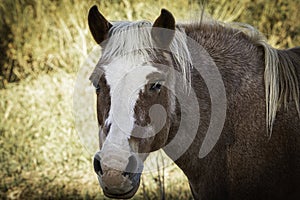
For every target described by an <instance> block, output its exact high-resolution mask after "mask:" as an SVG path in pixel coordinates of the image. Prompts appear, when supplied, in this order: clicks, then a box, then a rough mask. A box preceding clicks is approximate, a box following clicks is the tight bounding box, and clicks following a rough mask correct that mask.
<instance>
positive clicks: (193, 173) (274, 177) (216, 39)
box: [170, 25, 300, 200]
mask: <svg viewBox="0 0 300 200" xmlns="http://www.w3.org/2000/svg"><path fill="white" fill-rule="evenodd" d="M186 33H187V35H188V36H190V37H192V38H193V39H195V40H196V41H197V42H199V44H201V45H202V46H203V47H204V48H205V49H206V50H207V51H208V52H209V54H210V55H211V57H212V58H213V59H214V61H215V63H216V65H217V66H218V69H219V70H220V73H221V74H222V77H223V81H224V84H225V88H226V94H227V102H228V108H227V117H226V122H225V126H224V130H223V131H222V135H221V138H220V139H219V141H218V143H217V145H216V146H215V147H214V149H213V151H212V152H210V153H209V155H208V156H207V157H205V158H203V159H199V158H198V157H197V155H198V152H199V149H200V146H201V143H202V141H203V138H204V134H205V132H206V129H207V127H208V122H209V117H210V115H209V112H210V110H209V108H210V99H209V95H208V91H207V88H206V87H205V83H204V82H203V80H202V79H201V77H200V76H199V74H197V72H193V79H192V83H193V88H196V89H197V90H198V98H199V99H198V101H199V102H200V110H201V114H202V119H201V124H200V126H199V131H198V134H197V137H196V139H195V140H194V142H193V144H192V145H191V147H190V148H189V150H188V151H187V152H186V153H185V154H184V155H183V156H182V157H181V158H180V159H179V160H177V161H176V164H177V165H178V166H179V167H180V168H181V169H182V170H183V171H184V173H185V174H186V175H187V177H188V179H189V182H190V185H191V189H192V191H193V194H194V197H195V199H222V200H224V199H237V200H239V199H272V200H274V199H295V200H296V199H299V198H300V141H299V133H300V120H299V116H298V113H297V111H296V107H295V104H294V102H290V103H289V105H288V108H289V109H288V110H287V111H286V110H283V109H281V110H280V111H279V112H278V113H277V117H276V121H275V125H274V129H273V133H272V137H271V138H270V139H269V138H268V135H267V134H266V122H265V120H264V119H265V115H266V114H265V110H266V108H265V88H264V79H263V77H264V61H263V60H264V51H263V48H262V47H260V46H257V45H254V44H253V43H252V42H251V40H250V38H248V36H246V35H245V34H243V33H239V32H238V31H236V30H233V29H229V28H224V27H222V26H216V25H213V26H211V25H192V26H186ZM281 56H285V59H290V60H291V61H292V62H293V63H294V65H295V69H296V70H297V74H298V80H299V77H300V62H299V59H300V53H299V48H295V49H291V50H282V51H281V52H280V58H281ZM203 113H205V114H203ZM174 123H175V124H176V122H174ZM170 135H172V133H170Z"/></svg>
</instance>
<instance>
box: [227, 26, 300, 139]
mask: <svg viewBox="0 0 300 200" xmlns="http://www.w3.org/2000/svg"><path fill="white" fill-rule="evenodd" d="M228 25H229V26H230V27H233V28H237V29H238V30H240V31H242V32H244V33H245V34H246V35H248V36H249V38H250V39H251V40H252V42H253V43H254V44H256V45H258V46H262V47H263V48H264V54H265V72H264V81H265V95H266V126H267V133H268V134H269V137H271V135H272V130H273V125H274V122H275V118H276V114H277V111H278V110H279V109H280V107H281V106H282V105H283V106H284V108H285V109H287V106H288V102H289V101H290V100H293V101H294V102H295V106H296V109H297V112H298V115H299V117H300V106H299V96H300V94H299V82H298V79H297V74H296V71H295V66H294V64H293V63H292V61H291V60H290V58H288V57H287V56H286V55H285V56H280V51H278V50H276V49H274V48H273V47H272V46H271V45H269V44H268V43H267V39H266V38H265V37H264V35H263V34H262V33H261V32H259V31H258V30H257V29H255V28H254V27H253V26H251V25H249V24H244V23H237V22H232V23H228Z"/></svg>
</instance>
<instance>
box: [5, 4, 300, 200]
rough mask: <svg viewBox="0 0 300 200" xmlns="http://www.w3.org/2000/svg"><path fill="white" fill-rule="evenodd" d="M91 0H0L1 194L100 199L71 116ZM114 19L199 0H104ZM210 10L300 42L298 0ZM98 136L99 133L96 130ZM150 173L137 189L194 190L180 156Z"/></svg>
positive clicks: (185, 9)
mask: <svg viewBox="0 0 300 200" xmlns="http://www.w3.org/2000/svg"><path fill="white" fill-rule="evenodd" d="M94 4H95V1H92V0H88V1H75V0H49V1H39V0H24V1H19V0H2V1H0V13H1V17H0V88H1V89H0V97H1V98H0V146H1V148H0V161H1V167H0V177H1V180H0V199H24V198H26V199H44V198H47V199H50V198H51V199H52V198H55V199H57V198H58V199H103V198H104V197H103V195H102V192H101V191H100V188H99V186H98V183H97V179H96V176H95V174H94V172H93V167H92V162H91V160H92V156H93V155H91V154H90V153H89V152H88V151H87V150H86V149H85V148H84V147H83V146H82V145H81V143H80V138H79V136H78V134H77V132H76V130H75V123H74V117H73V107H72V103H73V91H74V81H75V78H76V75H75V74H76V72H77V71H78V70H79V67H80V66H81V65H82V64H83V63H84V61H85V59H86V58H87V56H88V53H89V52H90V51H91V50H92V49H93V47H94V45H95V43H94V41H93V39H92V37H91V35H90V33H89V31H88V27H87V11H88V9H89V7H91V6H92V5H94ZM97 4H98V6H99V9H100V10H101V12H102V13H103V14H104V15H105V16H106V17H107V19H110V20H124V19H127V20H140V19H147V20H151V21H153V20H154V19H155V17H157V15H158V14H159V12H160V8H162V7H164V8H167V9H169V10H170V11H172V12H173V13H174V15H175V17H176V19H177V20H189V19H192V20H193V19H198V18H199V17H200V14H199V10H200V8H199V6H198V4H197V1H186V0H176V1H162V0H158V1H155V0H150V1H147V2H143V1H137V0H122V1H120V0H118V1H117V0H111V1H103V0H102V1H98V3H97ZM206 8H207V9H206V10H207V12H208V13H210V14H211V15H212V16H213V17H214V18H216V19H219V20H224V21H233V20H234V21H241V22H245V23H249V24H251V25H253V26H255V27H256V28H258V29H259V30H260V31H261V32H263V33H264V34H265V35H266V37H267V38H268V39H269V41H270V43H271V44H273V45H274V46H276V47H278V48H287V47H292V46H296V45H300V24H299V20H298V16H297V14H298V10H299V8H300V0H276V1H273V0H244V1H242V0H241V1H238V0H233V1H226V0H210V1H209V3H208V4H207V7H206ZM95 137H96V134H95ZM162 168H163V167H162V166H161V168H160V170H158V171H156V172H153V173H147V174H145V175H144V176H143V179H142V180H143V181H142V183H141V187H140V189H139V191H138V193H137V195H136V196H135V199H142V198H145V199H160V198H162V197H165V198H166V199H191V194H190V191H189V187H188V183H187V181H186V178H185V177H184V176H183V174H182V172H181V171H180V170H178V169H177V167H176V166H175V165H169V166H167V167H166V168H165V169H162Z"/></svg>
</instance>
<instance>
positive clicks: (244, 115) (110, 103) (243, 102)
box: [88, 6, 300, 200]
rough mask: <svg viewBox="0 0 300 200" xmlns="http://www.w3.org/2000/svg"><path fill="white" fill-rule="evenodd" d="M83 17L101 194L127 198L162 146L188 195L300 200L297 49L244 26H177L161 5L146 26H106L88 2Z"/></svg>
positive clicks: (299, 70)
mask: <svg viewBox="0 0 300 200" xmlns="http://www.w3.org/2000/svg"><path fill="white" fill-rule="evenodd" d="M88 23H89V27H90V30H91V33H92V35H93V37H94V39H95V40H96V42H97V43H98V44H100V45H101V47H102V55H101V58H100V60H99V62H98V64H97V66H96V68H95V70H94V72H93V73H92V75H91V77H90V80H91V81H92V83H93V84H94V86H95V87H96V93H97V116H98V123H99V141H100V151H99V152H97V153H96V155H95V158H94V169H95V172H96V173H97V176H98V180H99V183H100V185H101V187H102V189H103V192H104V194H105V195H106V196H108V197H111V198H130V197H132V196H133V195H134V194H135V193H136V191H137V189H138V187H139V182H140V175H141V173H142V171H143V162H144V161H145V159H146V158H147V156H148V155H149V153H150V152H153V151H155V150H158V149H160V148H163V149H164V150H165V152H166V153H167V155H169V156H170V157H171V159H173V160H174V161H175V163H176V164H177V165H178V166H179V167H180V168H181V169H182V170H183V172H184V173H185V175H186V176H187V178H188V180H189V184H190V187H191V191H192V193H193V196H194V198H195V199H210V200H212V199H213V200H216V199H222V200H224V199H237V200H240V199H272V200H274V199H300V112H299V77H300V48H293V49H287V50H276V49H274V48H272V47H271V46H270V45H268V44H267V43H266V42H265V40H264V39H263V37H262V36H261V35H260V33H259V32H258V31H256V30H255V29H253V28H252V27H251V26H248V25H241V24H222V23H220V22H215V21H209V22H201V23H193V24H175V19H174V17H173V16H172V14H171V13H170V12H169V11H167V10H164V9H162V11H161V14H160V16H159V17H158V18H157V19H156V21H155V22H154V23H153V24H152V23H151V22H148V21H140V22H125V21H121V22H114V23H112V24H111V23H110V22H109V21H107V20H106V19H105V18H104V17H103V15H102V14H100V13H99V11H98V9H97V7H96V6H93V7H92V8H91V9H90V11H89V15H88ZM189 40H192V41H194V42H195V43H196V46H195V45H194V44H192V42H191V43H190V42H188V41H189ZM197 45H198V46H197ZM195 47H196V48H195ZM200 49H201V51H200ZM195 52H196V53H195ZM197 52H198V53H197ZM199 66H200V70H199ZM201 67H202V68H201ZM214 67H216V69H217V70H216V71H217V72H216V73H217V74H218V73H219V75H220V76H211V77H210V76H209V75H210V74H211V75H212V74H213V73H210V74H209V73H208V76H205V73H206V72H207V71H210V70H212V69H213V68H214ZM201 70H202V71H201ZM177 72H178V73H177ZM178 74H181V76H179V75H178ZM219 79H221V82H222V84H219V83H220V80H219ZM214 83H215V84H216V85H218V86H217V87H215V88H214ZM211 88H214V89H211ZM222 88H223V89H224V90H223V89H222ZM223 92H224V94H223ZM215 105H217V107H218V106H219V107H218V108H219V109H214V107H216V106H215ZM200 113H201V117H200ZM213 118H215V120H214V122H218V123H215V124H214V125H213V128H212V129H211V128H210V127H211V124H212V122H211V121H212V119H213ZM221 118H224V120H222V119H221ZM218 126H219V128H218ZM220 127H221V128H220ZM217 132H220V133H217ZM178 134H180V136H178V137H177V135H178ZM207 134H210V135H213V134H215V135H213V137H211V138H210V136H207ZM204 143H206V144H204ZM205 145H206V146H207V148H206V149H204V152H205V153H201V148H202V147H203V146H205ZM169 147H170V148H169ZM199 152H200V153H199Z"/></svg>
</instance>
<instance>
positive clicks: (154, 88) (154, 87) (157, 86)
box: [150, 82, 161, 91]
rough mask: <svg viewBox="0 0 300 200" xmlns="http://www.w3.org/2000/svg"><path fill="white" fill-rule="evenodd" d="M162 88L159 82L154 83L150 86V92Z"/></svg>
mask: <svg viewBox="0 0 300 200" xmlns="http://www.w3.org/2000/svg"><path fill="white" fill-rule="evenodd" d="M160 88H161V84H160V83H159V82H156V83H152V84H151V85H150V90H153V91H155V90H160Z"/></svg>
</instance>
